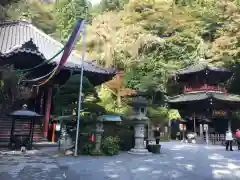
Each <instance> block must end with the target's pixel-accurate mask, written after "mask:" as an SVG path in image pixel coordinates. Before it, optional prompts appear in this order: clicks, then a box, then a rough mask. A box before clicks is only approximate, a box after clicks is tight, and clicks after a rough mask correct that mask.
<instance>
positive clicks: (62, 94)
mask: <svg viewBox="0 0 240 180" xmlns="http://www.w3.org/2000/svg"><path fill="white" fill-rule="evenodd" d="M79 79H80V75H79V74H77V75H73V76H71V77H70V78H69V79H68V81H67V82H66V83H65V84H64V85H63V86H61V87H58V89H57V93H56V94H55V96H54V102H55V103H56V114H57V115H62V112H63V111H68V112H69V113H71V115H72V112H73V110H76V108H77V104H78V99H79ZM94 93H95V90H94V88H93V86H92V85H91V84H90V82H89V81H88V80H87V79H86V78H84V80H83V94H84V98H86V97H87V96H88V95H89V94H94Z"/></svg>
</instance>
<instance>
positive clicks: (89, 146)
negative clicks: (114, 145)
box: [82, 142, 94, 155]
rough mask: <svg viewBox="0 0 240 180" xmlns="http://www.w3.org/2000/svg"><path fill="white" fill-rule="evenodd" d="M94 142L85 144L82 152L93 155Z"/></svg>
mask: <svg viewBox="0 0 240 180" xmlns="http://www.w3.org/2000/svg"><path fill="white" fill-rule="evenodd" d="M93 148H94V146H93V143H92V142H86V143H85V144H84V145H83V149H82V153H83V154H87V155H91V153H92V151H93Z"/></svg>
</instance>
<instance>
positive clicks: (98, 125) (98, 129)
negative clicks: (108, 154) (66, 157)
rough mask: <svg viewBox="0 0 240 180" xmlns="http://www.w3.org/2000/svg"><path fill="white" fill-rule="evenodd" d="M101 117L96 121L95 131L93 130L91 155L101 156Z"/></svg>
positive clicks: (102, 130)
mask: <svg viewBox="0 0 240 180" xmlns="http://www.w3.org/2000/svg"><path fill="white" fill-rule="evenodd" d="M103 120H104V119H103V116H99V117H98V118H97V121H96V129H95V147H94V150H93V152H92V153H93V154H99V155H100V154H102V151H101V142H102V134H103V132H104V129H103Z"/></svg>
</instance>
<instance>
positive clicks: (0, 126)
mask: <svg viewBox="0 0 240 180" xmlns="http://www.w3.org/2000/svg"><path fill="white" fill-rule="evenodd" d="M27 126H28V122H25V121H16V122H15V133H16V134H18V133H20V134H28V133H29V129H28V128H27ZM11 128H12V120H11V117H8V116H5V115H1V116H0V145H6V144H8V142H9V140H10V135H11ZM44 140H45V139H44V137H43V131H42V126H41V124H38V123H36V124H35V127H34V134H33V141H34V142H41V141H44Z"/></svg>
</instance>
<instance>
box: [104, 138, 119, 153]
mask: <svg viewBox="0 0 240 180" xmlns="http://www.w3.org/2000/svg"><path fill="white" fill-rule="evenodd" d="M119 143H120V139H119V137H117V136H116V137H113V136H108V137H106V138H104V139H103V141H102V150H103V153H104V154H105V155H109V156H112V155H116V154H118V153H119V150H120V146H119Z"/></svg>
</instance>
